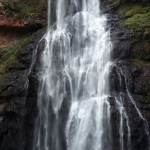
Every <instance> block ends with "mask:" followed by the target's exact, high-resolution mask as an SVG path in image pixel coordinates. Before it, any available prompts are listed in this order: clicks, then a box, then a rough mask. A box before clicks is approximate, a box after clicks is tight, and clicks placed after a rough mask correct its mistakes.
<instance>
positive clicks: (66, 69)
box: [33, 0, 140, 150]
mask: <svg viewBox="0 0 150 150" xmlns="http://www.w3.org/2000/svg"><path fill="white" fill-rule="evenodd" d="M52 1H53V0H48V8H49V9H48V28H47V33H46V34H45V36H44V37H43V39H44V40H45V43H46V44H45V49H44V50H43V52H42V55H41V64H42V70H41V72H40V75H39V89H38V109H39V113H38V116H37V120H36V125H35V137H34V145H33V150H113V145H112V133H111V110H110V107H111V105H110V102H109V98H110V89H109V74H110V70H111V66H112V64H113V62H112V61H111V57H110V56H111V50H112V43H111V41H110V32H109V30H106V27H107V18H106V17H105V15H103V14H102V13H101V11H100V2H99V0H56V12H55V13H56V23H55V24H54V25H51V19H50V17H51V7H52V6H51V3H52ZM66 85H67V86H66ZM68 90H69V91H70V96H69V98H70V99H69V102H70V110H69V114H68V119H67V122H66V123H65V129H64V134H65V136H63V138H65V139H64V140H63V141H65V142H66V146H63V144H62V135H61V132H60V130H61V128H62V127H61V126H60V124H61V122H62V118H61V115H60V109H61V108H62V103H63V101H64V99H65V97H66V95H67V93H68ZM115 102H116V106H117V108H118V111H119V117H120V119H119V120H120V122H119V136H120V141H119V142H120V150H131V148H130V145H131V141H130V138H131V137H130V136H131V135H130V126H129V118H128V115H127V113H126V110H125V108H124V107H123V104H122V99H121V97H120V98H119V99H118V98H115ZM139 115H140V114H139ZM60 120H61V121H60ZM124 120H125V122H126V124H123V121H124ZM124 126H126V127H127V132H128V139H127V142H128V146H127V147H126V148H127V149H125V148H124V137H123V136H124Z"/></svg>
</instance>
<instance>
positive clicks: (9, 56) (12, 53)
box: [0, 34, 32, 77]
mask: <svg viewBox="0 0 150 150" xmlns="http://www.w3.org/2000/svg"><path fill="white" fill-rule="evenodd" d="M31 38H32V36H31V34H27V35H25V36H24V37H23V38H22V39H21V40H20V41H19V43H18V44H16V45H15V46H13V47H11V48H10V49H7V52H6V53H5V54H4V55H3V56H2V58H1V61H2V63H1V64H0V77H2V76H3V75H4V74H5V73H6V66H7V65H8V64H11V63H13V62H15V61H16V59H17V53H18V51H19V50H20V49H21V47H23V46H24V45H25V44H26V43H27V42H28V41H29V40H30V39H31Z"/></svg>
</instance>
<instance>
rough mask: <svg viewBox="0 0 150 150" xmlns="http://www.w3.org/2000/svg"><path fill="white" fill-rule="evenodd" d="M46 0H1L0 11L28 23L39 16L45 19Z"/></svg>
mask: <svg viewBox="0 0 150 150" xmlns="http://www.w3.org/2000/svg"><path fill="white" fill-rule="evenodd" d="M46 4H47V1H46V0H38V1H37V0H32V1H27V0H22V1H21V0H11V1H9V0H1V3H0V8H1V13H2V14H3V15H5V16H11V17H13V18H15V19H16V18H18V19H20V18H21V19H24V20H26V21H28V23H32V22H33V21H35V20H36V21H37V20H39V19H41V18H44V19H46V14H47V13H46V11H47V10H46Z"/></svg>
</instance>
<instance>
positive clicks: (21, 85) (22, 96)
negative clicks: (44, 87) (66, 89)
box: [0, 33, 43, 150]
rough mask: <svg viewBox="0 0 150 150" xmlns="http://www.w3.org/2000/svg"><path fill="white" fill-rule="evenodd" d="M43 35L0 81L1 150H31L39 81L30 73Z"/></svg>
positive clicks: (22, 52) (25, 48)
mask: <svg viewBox="0 0 150 150" xmlns="http://www.w3.org/2000/svg"><path fill="white" fill-rule="evenodd" d="M42 35H43V33H41V34H39V35H38V36H36V37H35V38H33V39H32V40H30V41H28V42H27V43H26V44H25V45H23V46H22V48H21V49H20V50H19V52H18V55H17V58H18V59H17V60H16V62H15V63H16V64H15V63H14V64H10V65H8V66H7V69H9V70H10V73H7V74H6V75H4V76H3V77H2V78H1V79H0V83H1V85H0V127H1V128H0V149H1V150H6V149H9V150H23V149H27V147H28V148H29V147H30V148H31V144H30V135H31V136H33V128H32V125H33V124H34V118H35V117H36V115H35V114H34V112H36V111H37V110H36V103H37V98H36V95H37V81H36V79H35V78H34V75H33V74H32V73H31V70H32V67H33V66H32V65H33V62H34V61H33V60H34V59H35V55H36V47H37V44H38V42H39V40H40V39H41V37H42ZM29 75H30V76H29ZM31 112H32V113H31ZM29 114H30V115H29ZM31 118H32V119H31ZM26 137H27V138H26ZM28 143H29V144H28ZM30 148H29V149H30Z"/></svg>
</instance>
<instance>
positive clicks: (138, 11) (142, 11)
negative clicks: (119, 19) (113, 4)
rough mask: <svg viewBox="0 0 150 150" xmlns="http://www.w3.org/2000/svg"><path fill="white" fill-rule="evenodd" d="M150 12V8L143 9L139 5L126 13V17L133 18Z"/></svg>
mask: <svg viewBox="0 0 150 150" xmlns="http://www.w3.org/2000/svg"><path fill="white" fill-rule="evenodd" d="M149 10H150V7H144V8H143V7H141V6H139V5H135V6H134V5H133V7H130V9H129V10H127V11H126V12H125V17H131V16H133V15H135V14H145V13H147V12H148V11H149Z"/></svg>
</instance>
